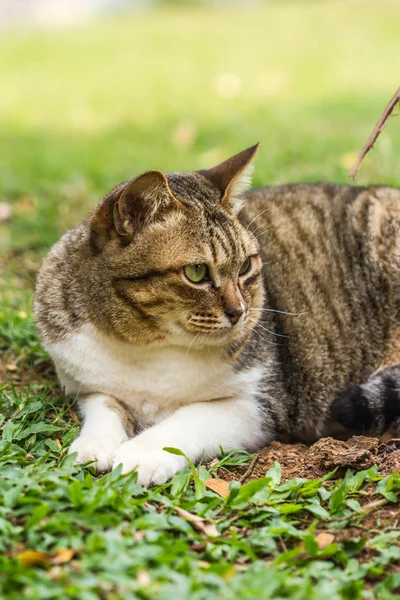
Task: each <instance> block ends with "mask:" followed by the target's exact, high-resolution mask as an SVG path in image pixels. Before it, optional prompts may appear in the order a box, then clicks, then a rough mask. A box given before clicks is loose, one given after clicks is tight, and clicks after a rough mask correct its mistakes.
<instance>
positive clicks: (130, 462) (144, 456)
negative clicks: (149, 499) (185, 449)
mask: <svg viewBox="0 0 400 600" xmlns="http://www.w3.org/2000/svg"><path fill="white" fill-rule="evenodd" d="M120 464H122V473H129V472H130V471H134V470H135V469H137V472H138V482H139V483H140V485H143V486H144V487H148V486H149V485H151V484H153V485H161V484H162V483H165V482H166V481H168V480H169V479H171V478H172V477H173V476H174V475H175V473H176V472H177V471H180V469H183V468H184V467H185V466H187V461H186V459H185V458H184V457H183V456H177V455H176V454H170V453H169V452H166V451H165V450H162V448H160V447H159V446H158V447H157V446H153V445H150V444H148V443H147V442H142V441H141V440H140V436H139V437H137V438H134V439H133V440H129V441H128V442H125V444H122V446H120V448H119V449H118V450H117V452H116V454H115V458H114V464H113V468H114V469H115V467H117V466H118V465H120Z"/></svg>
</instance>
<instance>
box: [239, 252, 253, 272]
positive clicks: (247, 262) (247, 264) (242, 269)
mask: <svg viewBox="0 0 400 600" xmlns="http://www.w3.org/2000/svg"><path fill="white" fill-rule="evenodd" d="M250 267H251V257H250V256H248V257H247V258H246V260H245V261H244V263H242V266H241V267H240V269H239V275H245V274H246V273H247V272H248V271H250Z"/></svg>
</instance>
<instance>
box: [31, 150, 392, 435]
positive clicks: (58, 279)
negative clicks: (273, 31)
mask: <svg viewBox="0 0 400 600" xmlns="http://www.w3.org/2000/svg"><path fill="white" fill-rule="evenodd" d="M256 150H257V147H253V148H251V149H249V150H248V151H245V152H244V153H241V154H240V155H238V156H236V157H234V158H233V159H230V161H226V162H225V163H223V165H220V166H219V167H216V168H214V169H211V170H210V171H201V172H194V173H183V174H169V175H167V176H165V175H164V174H162V173H160V172H159V171H150V172H148V173H145V174H143V175H142V176H139V177H137V178H136V179H134V180H132V181H131V182H128V183H126V184H121V185H120V186H118V187H117V188H115V189H114V190H112V191H111V192H110V194H108V195H107V196H106V197H105V198H104V199H103V201H102V202H101V203H100V205H99V206H98V207H96V208H95V209H94V211H93V212H92V213H91V214H90V215H89V216H88V217H87V219H86V220H85V221H84V222H83V223H82V224H80V225H78V226H77V227H76V228H74V229H73V230H71V231H70V232H69V233H67V234H66V235H65V236H64V237H63V238H62V240H61V241H60V242H59V243H58V244H57V245H56V246H55V247H54V248H53V249H52V251H51V252H50V254H49V256H48V258H47V259H46V261H45V262H44V265H43V267H42V269H41V272H40V275H39V279H38V284H37V296H36V306H35V311H36V317H37V323H38V327H39V331H40V333H41V335H42V337H43V339H44V340H45V341H55V340H58V339H61V338H63V337H65V336H68V335H70V334H71V333H72V332H74V331H76V330H77V329H78V328H79V327H80V326H81V325H82V324H83V323H85V322H91V323H92V324H94V325H95V326H96V327H98V328H99V329H100V330H102V331H104V332H105V333H107V334H108V335H111V336H113V337H115V338H118V339H122V340H125V341H128V342H130V343H132V344H154V343H159V342H162V340H163V339H164V338H165V336H166V335H167V330H168V325H169V323H170V322H171V320H173V321H177V320H180V321H181V322H182V323H183V324H184V327H185V328H186V330H187V331H188V332H191V333H199V334H202V335H205V336H206V335H207V333H208V332H210V331H212V332H213V334H215V333H216V332H217V330H218V322H219V318H220V316H221V314H223V312H224V311H228V310H230V309H232V308H233V309H235V308H236V307H237V306H238V305H239V304H240V302H244V303H245V306H246V309H249V312H248V319H247V321H246V330H245V333H242V334H241V336H239V337H237V338H235V336H234V335H233V336H232V337H231V338H230V340H229V343H227V345H226V348H225V350H224V351H225V358H226V360H228V361H231V362H234V363H235V365H236V368H237V369H247V368H249V367H251V366H254V365H261V366H262V365H266V364H267V363H269V364H270V363H271V360H272V362H273V364H274V370H273V371H272V372H271V370H270V369H269V370H268V372H266V374H265V378H264V381H263V389H262V390H261V392H260V402H262V403H263V405H264V415H265V419H266V421H268V423H271V422H272V423H273V424H274V428H275V430H276V431H277V432H278V434H280V435H283V436H288V435H289V436H290V437H291V438H296V439H301V440H312V439H315V438H317V437H319V436H321V435H322V434H324V433H330V427H331V425H332V420H331V414H330V411H331V405H332V402H333V401H334V399H335V397H337V396H338V395H339V394H341V393H343V392H344V391H345V390H346V389H348V388H349V387H351V386H354V385H359V384H362V383H363V382H365V381H367V380H368V379H369V377H371V375H372V374H373V373H374V372H376V371H377V370H378V369H379V368H380V367H386V366H387V365H393V364H398V363H399V362H400V343H399V336H398V331H399V324H398V311H399V298H400V296H399V289H400V263H399V241H400V240H399V237H400V208H399V207H400V190H398V189H392V188H387V187H381V186H378V187H371V188H359V187H350V186H336V185H330V184H311V185H306V184H299V185H291V186H281V187H271V188H263V189H259V190H253V191H250V192H247V193H246V194H245V195H244V196H243V198H244V200H245V207H244V209H243V210H242V212H241V213H240V218H237V216H236V214H235V211H237V210H238V209H237V200H238V198H237V197H235V194H236V191H234V188H235V185H236V184H237V182H238V180H239V178H240V177H241V176H242V175H243V172H244V170H245V168H246V167H247V166H248V164H249V162H250V160H251V159H252V157H253V156H254V154H255V152H256ZM249 255H251V256H253V257H254V258H253V264H252V268H251V271H250V272H249V273H248V274H246V275H245V276H243V277H242V278H238V276H237V273H238V270H239V268H240V265H241V264H242V263H243V261H244V260H245V259H246V257H247V256H249ZM192 263H207V264H209V265H210V269H211V270H212V274H213V278H214V276H215V278H216V280H217V281H218V283H217V284H215V285H214V284H213V285H211V284H208V283H207V285H201V286H199V285H195V284H190V282H188V281H187V279H185V277H184V275H183V272H182V269H183V267H184V266H185V265H187V264H192ZM289 313H292V314H289Z"/></svg>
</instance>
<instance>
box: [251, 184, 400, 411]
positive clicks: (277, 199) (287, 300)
mask: <svg viewBox="0 0 400 600" xmlns="http://www.w3.org/2000/svg"><path fill="white" fill-rule="evenodd" d="M399 210H400V190H398V189H395V188H388V187H380V186H374V187H370V188H362V187H353V186H338V185H333V184H324V183H322V184H298V185H287V186H276V187H267V188H261V189H258V190H253V191H251V192H249V193H248V195H247V198H246V205H245V210H244V214H243V219H244V221H245V222H247V223H248V224H249V227H250V229H251V230H252V231H254V232H255V235H256V236H258V240H259V243H260V246H261V253H262V257H263V269H264V280H265V285H266V304H265V307H266V308H267V309H268V310H269V309H273V310H277V311H282V312H279V313H278V312H275V313H269V312H268V313H266V316H268V318H270V317H271V315H273V321H274V329H275V331H276V332H277V333H279V334H282V335H285V336H286V337H281V338H271V340H272V339H273V341H275V342H278V343H279V346H278V354H279V361H280V364H281V367H282V374H283V377H284V379H285V385H286V387H287V389H288V391H289V392H290V393H291V394H292V395H297V396H303V397H307V398H310V399H311V398H314V399H316V400H315V401H316V410H317V405H318V400H323V399H326V398H327V396H328V397H332V396H334V395H335V394H336V393H338V392H339V391H341V390H343V389H345V388H346V387H347V386H348V385H350V384H351V383H359V382H360V381H363V380H364V379H365V378H366V377H368V376H369V375H370V374H371V373H372V372H373V371H374V370H375V369H376V368H378V367H379V365H380V362H381V360H382V357H383V355H384V352H385V348H386V347H387V344H388V343H389V336H390V332H391V331H392V330H393V326H394V324H395V322H396V320H397V310H398V308H399V306H398V304H399V302H398V297H399V289H400V273H399V271H400V269H399V265H400V260H399V248H400V214H399ZM283 313H292V314H283ZM310 401H311V400H310ZM309 408H310V410H312V406H311V405H310V407H309Z"/></svg>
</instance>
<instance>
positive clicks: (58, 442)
mask: <svg viewBox="0 0 400 600" xmlns="http://www.w3.org/2000/svg"><path fill="white" fill-rule="evenodd" d="M54 441H55V443H56V444H57V446H58V447H59V448H61V442H60V440H59V439H56V440H54Z"/></svg>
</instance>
